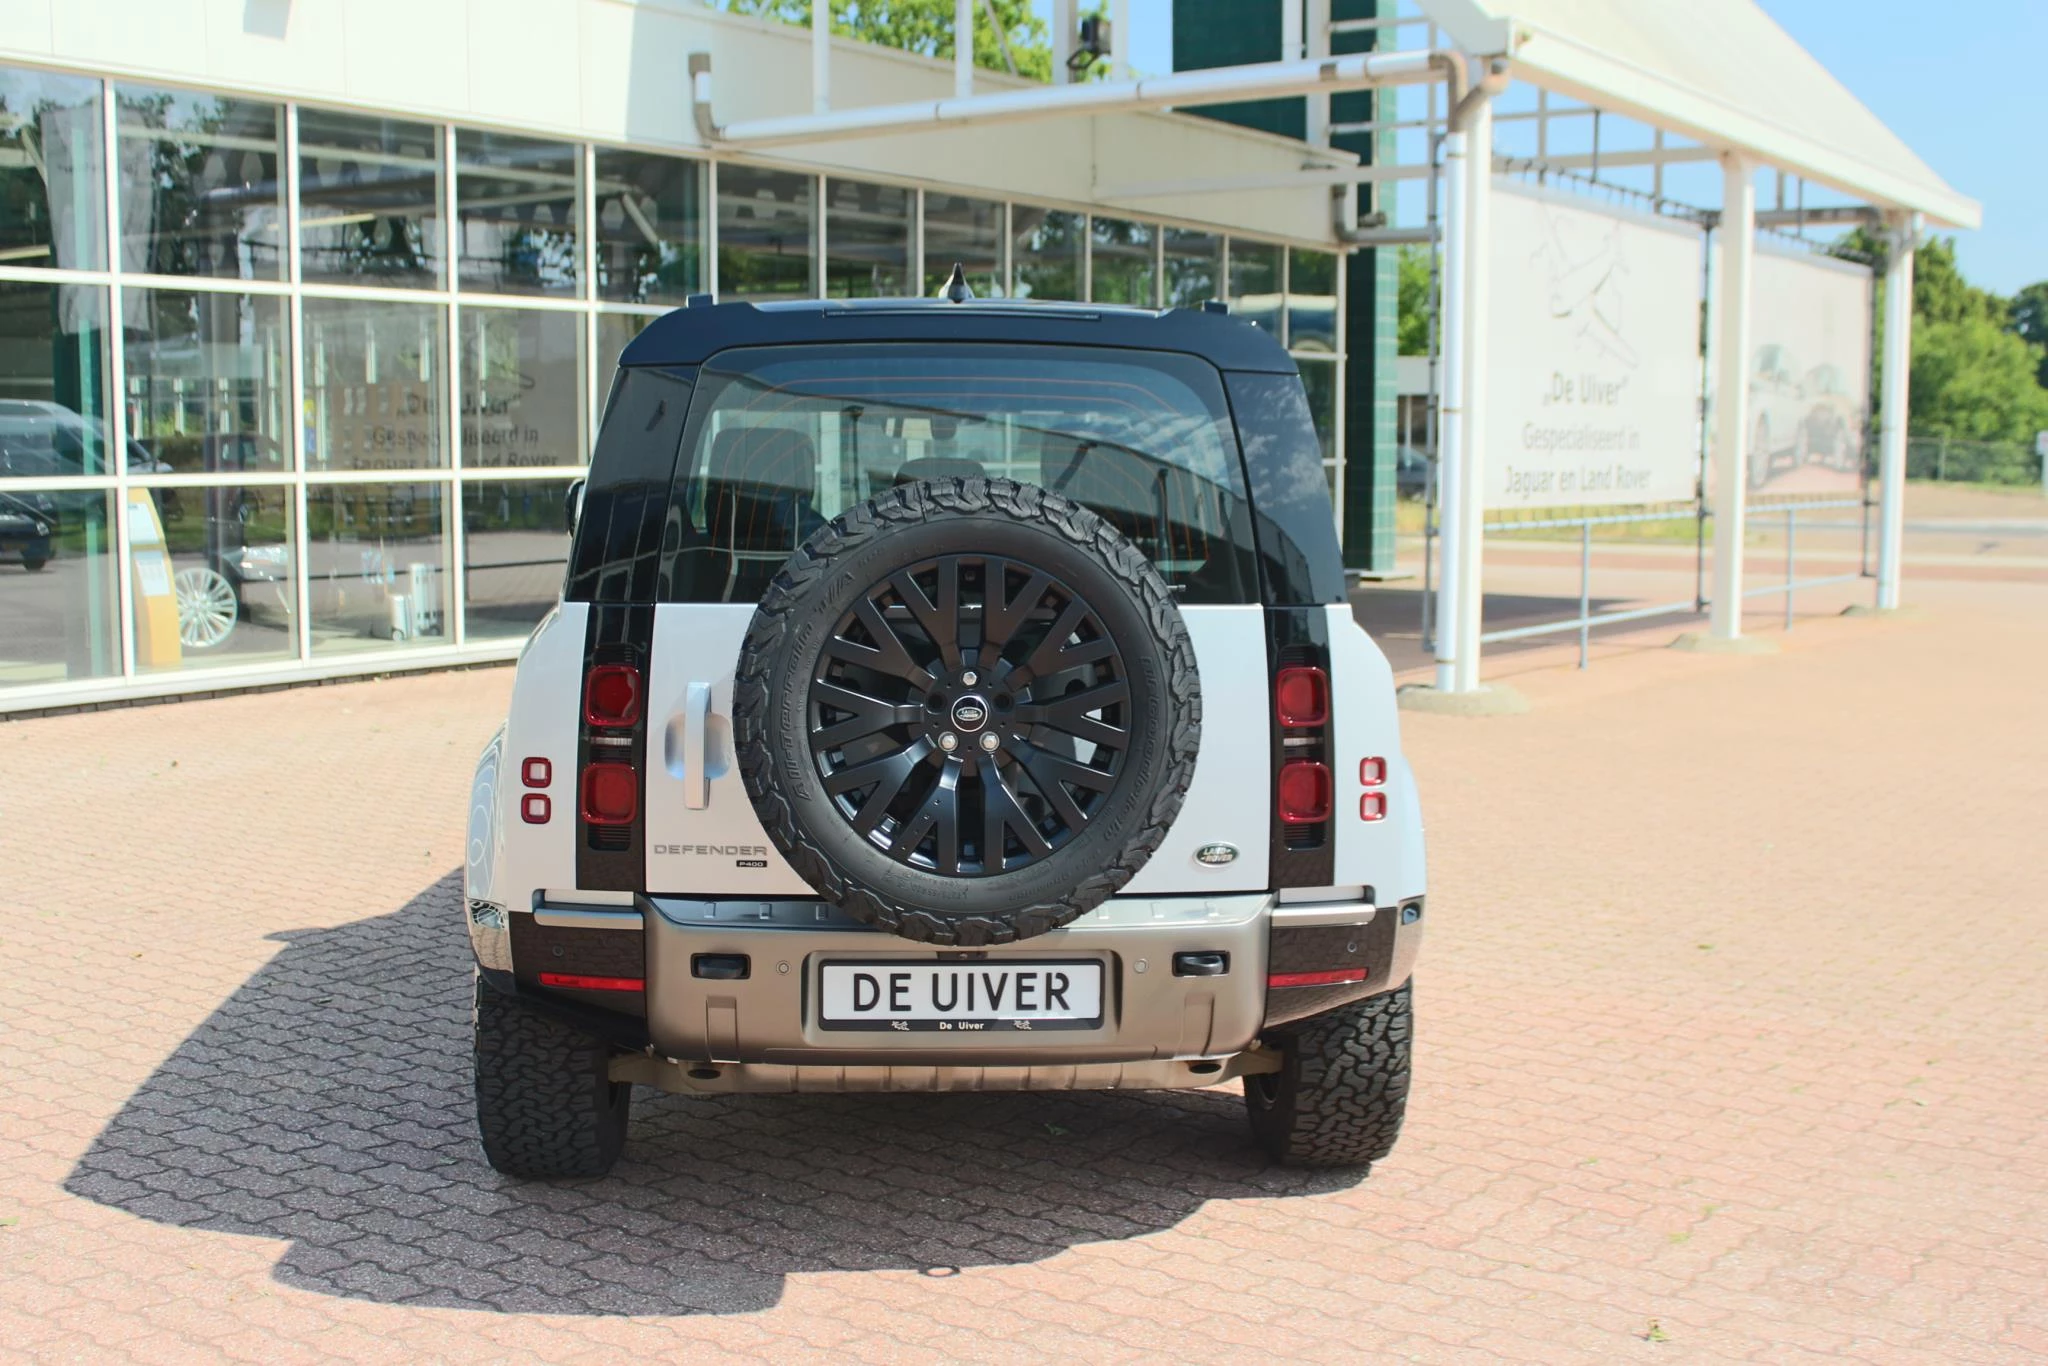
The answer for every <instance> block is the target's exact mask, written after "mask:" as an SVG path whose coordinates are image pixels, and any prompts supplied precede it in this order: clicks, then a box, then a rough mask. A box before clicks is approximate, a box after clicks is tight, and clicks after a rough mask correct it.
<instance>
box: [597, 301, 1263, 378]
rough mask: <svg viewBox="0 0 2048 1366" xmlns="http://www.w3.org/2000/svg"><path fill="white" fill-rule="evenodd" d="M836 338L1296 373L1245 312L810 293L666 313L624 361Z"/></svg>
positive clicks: (680, 361)
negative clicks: (1062, 351)
mask: <svg viewBox="0 0 2048 1366" xmlns="http://www.w3.org/2000/svg"><path fill="white" fill-rule="evenodd" d="M833 342H1010V343H1020V342H1021V343H1036V344H1041V345H1064V346H1114V347H1124V348H1130V349H1135V350H1144V351H1178V352H1182V353H1184V354H1186V355H1191V356H1199V357H1201V358H1202V359H1204V360H1206V361H1208V362H1209V363H1210V364H1212V365H1214V366H1216V368H1218V369H1219V370H1260V371H1265V372H1267V373H1269V374H1287V375H1291V374H1293V373H1294V371H1295V364H1294V362H1293V360H1291V359H1290V358H1289V357H1288V355H1287V353H1286V351H1284V350H1282V349H1281V347H1280V344H1279V343H1278V342H1277V341H1275V340H1274V339H1273V338H1272V337H1271V336H1269V335H1267V334H1266V333H1264V332H1261V331H1260V330H1259V329H1258V328H1256V327H1254V326H1252V325H1251V324H1250V323H1248V322H1246V321H1245V320H1244V319H1242V318H1233V317H1230V316H1229V315H1228V314H1225V313H1222V312H1220V311H1219V312H1213V313H1212V312H1209V311H1207V310H1206V309H1204V310H1197V309H1186V308H1170V309H1150V308H1125V307H1121V306H1118V305H1114V304H1065V303H1041V302H1037V301H1025V300H1017V299H970V300H967V301H966V302H964V303H952V302H950V301H948V300H945V299H806V300H802V301H790V302H776V303H766V304H751V303H734V304H711V303H708V302H705V303H698V302H696V301H694V300H693V301H692V304H691V306H689V307H687V308H679V309H677V310H675V311H674V312H673V313H666V314H663V315H662V316H661V317H659V318H656V319H655V320H654V321H653V322H651V323H649V324H648V325H647V327H646V328H645V330H643V331H642V332H641V333H640V335H639V336H637V337H635V338H633V340H632V341H631V342H629V343H627V345H626V350H625V353H624V354H623V355H621V356H620V357H619V364H621V365H701V364H703V363H704V362H705V361H706V360H708V359H710V358H711V357H712V356H713V355H715V354H716V353H718V352H720V351H724V350H726V349H728V348H730V347H735V346H795V345H806V344H818V343H833Z"/></svg>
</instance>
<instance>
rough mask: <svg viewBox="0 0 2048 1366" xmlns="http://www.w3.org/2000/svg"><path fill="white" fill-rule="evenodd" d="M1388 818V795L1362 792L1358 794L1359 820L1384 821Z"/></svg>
mask: <svg viewBox="0 0 2048 1366" xmlns="http://www.w3.org/2000/svg"><path fill="white" fill-rule="evenodd" d="M1386 818H1387V794H1386V793H1384V792H1361V793H1359V794H1358V819H1360V820H1362V821H1383V820H1385V819H1386Z"/></svg>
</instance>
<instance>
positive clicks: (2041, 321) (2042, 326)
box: [2011, 280, 2048, 387]
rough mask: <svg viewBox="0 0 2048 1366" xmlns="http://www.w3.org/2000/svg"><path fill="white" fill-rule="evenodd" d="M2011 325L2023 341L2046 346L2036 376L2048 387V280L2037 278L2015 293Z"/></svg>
mask: <svg viewBox="0 0 2048 1366" xmlns="http://www.w3.org/2000/svg"><path fill="white" fill-rule="evenodd" d="M2011 326H2012V330H2013V331H2014V332H2017V333H2018V334H2019V336H2020V339H2021V340H2022V341H2025V342H2028V343H2030V344H2032V345H2034V346H2039V347H2043V348H2044V350H2043V353H2042V357H2041V367H2040V369H2039V370H2038V371H2036V372H2035V376H2034V377H2035V378H2036V379H2037V380H2039V381H2040V382H2041V384H2042V385H2043V386H2044V387H2048V280H2036V281H2035V282H2034V283H2033V284H2030V285H2028V286H2027V287H2026V288H2025V289H2023V290H2021V291H2020V292H2019V293H2017V294H2015V295H2013V297H2012V311H2011Z"/></svg>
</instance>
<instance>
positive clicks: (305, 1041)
mask: <svg viewBox="0 0 2048 1366" xmlns="http://www.w3.org/2000/svg"><path fill="white" fill-rule="evenodd" d="M460 898H461V880H460V878H459V877H458V876H455V875H450V876H449V877H446V878H443V879H442V880H441V881H439V882H437V883H435V884H434V885H433V886H431V887H429V888H428V889H427V890H426V891H425V892H423V893H421V894H420V895H419V896H418V897H416V898H415V899H414V900H413V901H412V902H411V903H410V904H409V905H407V906H406V907H405V908H404V909H403V910H401V911H398V912H396V913H395V914H392V915H386V916H379V917H376V918H374V919H369V920H362V921H358V922H356V923H354V924H349V925H344V926H341V927H339V928H336V929H325V930H300V931H291V932H286V933H283V934H279V935H277V936H275V938H277V939H279V940H281V941H282V942H283V943H284V945H285V947H284V949H283V951H282V952H280V953H279V954H278V955H277V957H276V958H274V959H273V960H272V961H271V962H270V963H269V965H267V966H266V967H264V968H263V969H262V970H261V971H260V972H258V973H257V974H256V975H255V976H253V977H252V978H250V979H249V981H248V982H246V983H245V984H244V985H243V986H242V987H241V988H240V989H239V990H238V991H236V992H235V994H234V995H233V996H232V997H231V998H229V1000H228V1001H227V1002H226V1003H225V1004H223V1005H222V1006H221V1007H220V1009H219V1010H217V1011H215V1012H214V1014H213V1015H212V1016H211V1017H210V1018H208V1020H207V1021H206V1022H205V1023H204V1024H202V1025H201V1026H200V1027H199V1028H198V1029H197V1030H195V1031H193V1033H192V1034H191V1036H190V1037H188V1038H187V1039H186V1040H185V1041H184V1042H183V1043H182V1044H180V1045H179V1046H178V1048H177V1051H176V1052H174V1053H173V1054H172V1055H171V1056H170V1058H169V1059H168V1060H166V1061H165V1062H164V1064H163V1066H161V1067H160V1068H158V1069H157V1071H156V1072H155V1073H154V1074H153V1075H152V1076H151V1077H150V1079H149V1080H148V1081H147V1082H146V1083H144V1085H143V1086H142V1088H141V1089H140V1090H139V1091H137V1092H136V1093H135V1095H134V1096H133V1097H131V1098H130V1100H129V1101H128V1103H127V1104H126V1105H125V1106H124V1107H123V1108H122V1110H121V1113H120V1114H119V1115H117V1116H116V1117H115V1118H114V1120H113V1122H112V1123H111V1124H109V1125H108V1126H107V1128H106V1129H105V1130H104V1131H103V1132H102V1133H101V1134H100V1135H99V1137H98V1138H97V1139H96V1140H95V1141H94V1142H93V1145H92V1147H91V1148H90V1150H88V1151H87V1153H86V1154H85V1156H84V1157H83V1158H82V1159H80V1161H79V1163H78V1165H77V1166H76V1167H75V1168H74V1169H73V1170H72V1173H71V1175H70V1177H69V1178H68V1179H67V1180H66V1182H65V1188H66V1189H67V1190H68V1191H70V1192H71V1193H72V1194H74V1195H79V1196H83V1197H85V1198H87V1199H90V1200H94V1201H97V1202H99V1203H101V1204H103V1205H108V1206H111V1207H113V1208H116V1209H120V1210H124V1211H126V1212H128V1213H130V1214H134V1215H137V1216H139V1217H141V1218H144V1219H150V1220H153V1221H156V1222H158V1223H162V1224H169V1225H175V1226H178V1227H184V1228H200V1229H208V1230H213V1231H216V1232H225V1233H236V1234H247V1235H254V1236H258V1237H268V1238H276V1239H283V1240H288V1241H289V1242H290V1247H289V1249H288V1250H287V1251H286V1252H285V1254H284V1256H283V1257H282V1259H281V1260H280V1261H279V1263H278V1266H277V1271H276V1274H277V1276H278V1278H279V1279H280V1280H281V1281H283V1282H284V1283H286V1284H288V1285H292V1286H295V1287H300V1288H304V1289H308V1290H314V1291H319V1292H322V1293H325V1294H331V1295H342V1296H348V1297H351V1298H358V1299H370V1300H379V1301H385V1302H394V1303H397V1302H403V1303H408V1304H421V1305H431V1306H440V1307H456V1308H469V1309H483V1310H493V1311H500V1312H535V1313H551V1314H682V1313H699V1312H706V1313H737V1312H745V1311H749V1310H756V1309H763V1308H767V1307H770V1306H772V1305H774V1304H775V1303H776V1302H777V1301H778V1299H779V1298H780V1296H781V1292H782V1284H783V1281H784V1279H785V1278H786V1277H787V1276H789V1275H790V1274H792V1273H796V1272H818V1271H862V1270H872V1269H881V1268H896V1269H915V1270H921V1271H928V1272H935V1273H938V1274H943V1273H944V1271H945V1270H946V1269H948V1268H963V1267H973V1266H988V1265H1008V1264H1018V1263H1028V1262H1033V1261H1037V1260H1040V1259H1043V1258H1047V1257H1051V1256H1053V1255H1055V1254H1057V1253H1059V1252H1060V1251H1062V1250H1064V1249H1065V1248H1068V1247H1071V1246H1073V1245H1075V1244H1077V1243H1085V1242H1095V1241H1102V1240H1106V1239H1113V1238H1129V1237H1136V1236H1139V1235H1142V1234H1147V1233H1154V1232H1158V1231H1160V1230H1163V1229H1167V1228H1170V1227H1172V1226H1173V1225H1175V1224H1177V1223H1179V1222H1180V1221H1181V1220H1183V1219H1185V1218H1187V1217H1188V1216H1189V1215H1190V1214H1192V1213H1193V1212H1194V1211H1195V1210H1196V1209H1198V1208H1199V1207H1200V1206H1201V1205H1202V1204H1203V1202H1205V1201H1208V1200H1214V1199H1229V1198H1233V1197H1245V1196H1285V1195H1305V1194H1314V1193H1319V1192H1325V1191H1332V1190H1338V1189H1343V1188H1346V1187H1349V1186H1351V1185H1353V1184H1355V1183H1356V1181H1357V1180H1358V1179H1359V1178H1358V1177H1357V1176H1356V1175H1355V1174H1346V1173H1315V1172H1299V1171H1290V1170H1286V1169H1282V1168H1276V1167H1271V1166H1269V1165H1268V1164H1267V1163H1266V1161H1265V1159H1264V1158H1263V1156H1262V1155H1261V1154H1259V1153H1258V1152H1257V1151H1256V1150H1255V1149H1254V1148H1253V1147H1252V1146H1251V1144H1250V1142H1249V1138H1248V1136H1247V1134H1246V1131H1245V1126H1244V1119H1243V1116H1242V1114H1241V1113H1240V1111H1241V1104H1240V1102H1239V1101H1238V1099H1237V1097H1236V1096H1235V1095H1233V1094H1227V1093H1226V1094H1212V1093H1207V1092H1199V1091H1197V1092H1187V1093H1172V1092H1161V1093H1150V1094H1140V1093H1094V1094H1088V1093H1081V1094H1055V1095H957V1096H808V1097H785V1096H755V1097H730V1098H717V1099H704V1098H694V1097H692V1098H685V1097H672V1096H665V1095H661V1094H658V1093H655V1092H651V1091H647V1090H641V1091H639V1092H638V1093H637V1094H636V1096H635V1100H634V1116H633V1126H632V1130H631V1133H630V1134H629V1136H628V1138H627V1144H626V1156H625V1158H624V1160H623V1161H621V1162H620V1164H619V1166H618V1167H617V1168H616V1169H615V1171H614V1172H613V1174H612V1175H610V1176H608V1177H605V1178H603V1179H601V1180H594V1181H579V1182H560V1183H552V1184H548V1183H536V1182H520V1181H515V1180H512V1179H511V1178H508V1177H504V1176H500V1175H499V1174H498V1173H496V1172H494V1171H492V1170H491V1169H490V1168H489V1167H488V1166H486V1165H485V1164H484V1160H483V1155H482V1152H481V1150H480V1149H479V1147H478V1145H477V1140H476V1130H475V1121H474V1117H473V1114H472V1111H471V1100H470V1082H469V1056H468V1054H469V1046H470V1041H469V1014H470V1002H469V995H470V961H469V949H468V944H467V941H466V940H465V939H464V937H463V934H462V931H461V928H460V926H461V915H460V912H459V910H458V907H459V906H460V904H461V901H460Z"/></svg>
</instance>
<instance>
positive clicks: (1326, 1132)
mask: <svg viewBox="0 0 2048 1366" xmlns="http://www.w3.org/2000/svg"><path fill="white" fill-rule="evenodd" d="M1409 989H1410V984H1409V983H1405V982H1404V983H1402V985H1401V986H1400V987H1399V988H1398V989H1396V990H1394V991H1390V992H1387V993H1385V994H1383V995H1379V996H1370V997H1367V998H1366V999H1365V1000H1363V1001H1356V1002H1353V1003H1352V1004H1350V1005H1347V1006H1340V1007H1339V1008H1337V1009H1336V1010H1333V1011H1330V1012H1329V1013H1328V1014H1325V1015H1312V1016H1310V1017H1309V1018H1308V1019H1306V1020H1303V1021H1301V1022H1300V1023H1298V1024H1294V1025H1290V1026H1288V1028H1287V1029H1286V1030H1285V1031H1282V1032H1278V1033H1275V1034H1271V1035H1268V1036H1267V1038H1266V1043H1267V1044H1268V1045H1277V1046H1278V1047H1279V1048H1280V1050H1281V1054H1282V1057H1283V1063H1282V1066H1281V1070H1280V1071H1279V1072H1277V1073H1268V1074H1265V1075H1254V1076H1249V1077H1246V1078H1245V1080H1244V1099H1245V1110H1246V1113H1248V1114H1249V1115H1250V1116H1251V1122H1252V1135H1253V1137H1255V1138H1257V1139H1258V1141H1259V1145H1260V1146H1261V1147H1263V1148H1264V1149H1265V1150H1266V1151H1267V1152H1268V1153H1269V1154H1271V1155H1272V1157H1273V1158H1274V1159H1276V1160H1277V1161H1281V1162H1285V1163H1288V1164H1289V1165H1291V1166H1296V1167H1366V1166H1370V1165H1371V1164H1373V1163H1375V1162H1377V1161H1379V1160H1380V1159H1381V1158H1383V1157H1385V1156H1386V1155H1387V1154H1388V1153H1390V1152H1392V1151H1393V1150H1394V1140H1395V1139H1396V1138H1398V1137H1400V1134H1401V1117H1402V1115H1403V1114H1404V1113H1405V1112H1406V1111H1407V1109H1408V1053H1409V1045H1410V1044H1411V1043H1412V1042H1413V1040H1414V1036H1415V1022H1414V1016H1413V1014H1412V1012H1411V1009H1410V1005H1409Z"/></svg>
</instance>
